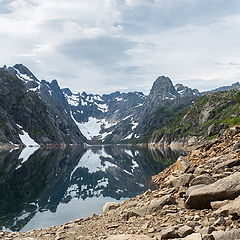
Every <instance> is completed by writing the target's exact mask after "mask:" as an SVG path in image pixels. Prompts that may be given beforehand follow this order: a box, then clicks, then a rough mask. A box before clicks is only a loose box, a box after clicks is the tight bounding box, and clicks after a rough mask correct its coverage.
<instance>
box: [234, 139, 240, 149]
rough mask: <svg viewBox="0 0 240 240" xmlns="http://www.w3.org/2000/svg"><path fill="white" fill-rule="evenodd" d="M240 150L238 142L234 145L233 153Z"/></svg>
mask: <svg viewBox="0 0 240 240" xmlns="http://www.w3.org/2000/svg"><path fill="white" fill-rule="evenodd" d="M238 149H240V141H237V142H236V143H235V144H234V145H233V151H236V150H238Z"/></svg>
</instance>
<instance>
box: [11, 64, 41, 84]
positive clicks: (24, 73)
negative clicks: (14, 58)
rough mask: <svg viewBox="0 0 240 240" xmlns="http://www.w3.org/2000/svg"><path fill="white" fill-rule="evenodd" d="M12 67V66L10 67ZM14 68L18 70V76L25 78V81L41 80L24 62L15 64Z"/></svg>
mask: <svg viewBox="0 0 240 240" xmlns="http://www.w3.org/2000/svg"><path fill="white" fill-rule="evenodd" d="M10 68H11V67H10ZM13 68H14V69H15V70H16V71H17V74H16V75H17V76H18V77H19V78H22V79H24V80H25V81H36V82H39V80H38V79H37V78H36V76H35V75H34V74H33V73H32V72H31V71H30V70H29V69H28V68H27V67H26V66H24V65H23V64H21V63H19V64H15V65H14V66H13Z"/></svg>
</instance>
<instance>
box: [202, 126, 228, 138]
mask: <svg viewBox="0 0 240 240" xmlns="http://www.w3.org/2000/svg"><path fill="white" fill-rule="evenodd" d="M226 128H227V126H226V125H225V124H222V123H221V124H217V123H214V124H212V125H210V126H209V127H208V133H207V134H208V136H213V135H216V134H218V133H219V132H220V131H221V130H222V129H226Z"/></svg>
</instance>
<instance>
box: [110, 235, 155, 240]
mask: <svg viewBox="0 0 240 240" xmlns="http://www.w3.org/2000/svg"><path fill="white" fill-rule="evenodd" d="M151 239H152V238H150V237H148V236H146V235H132V234H121V235H114V236H109V237H108V238H107V239H106V240H151Z"/></svg>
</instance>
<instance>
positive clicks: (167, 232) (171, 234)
mask: <svg viewBox="0 0 240 240" xmlns="http://www.w3.org/2000/svg"><path fill="white" fill-rule="evenodd" d="M177 237H179V236H178V232H177V230H176V228H175V227H169V228H167V229H164V230H162V231H161V239H171V238H177Z"/></svg>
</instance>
